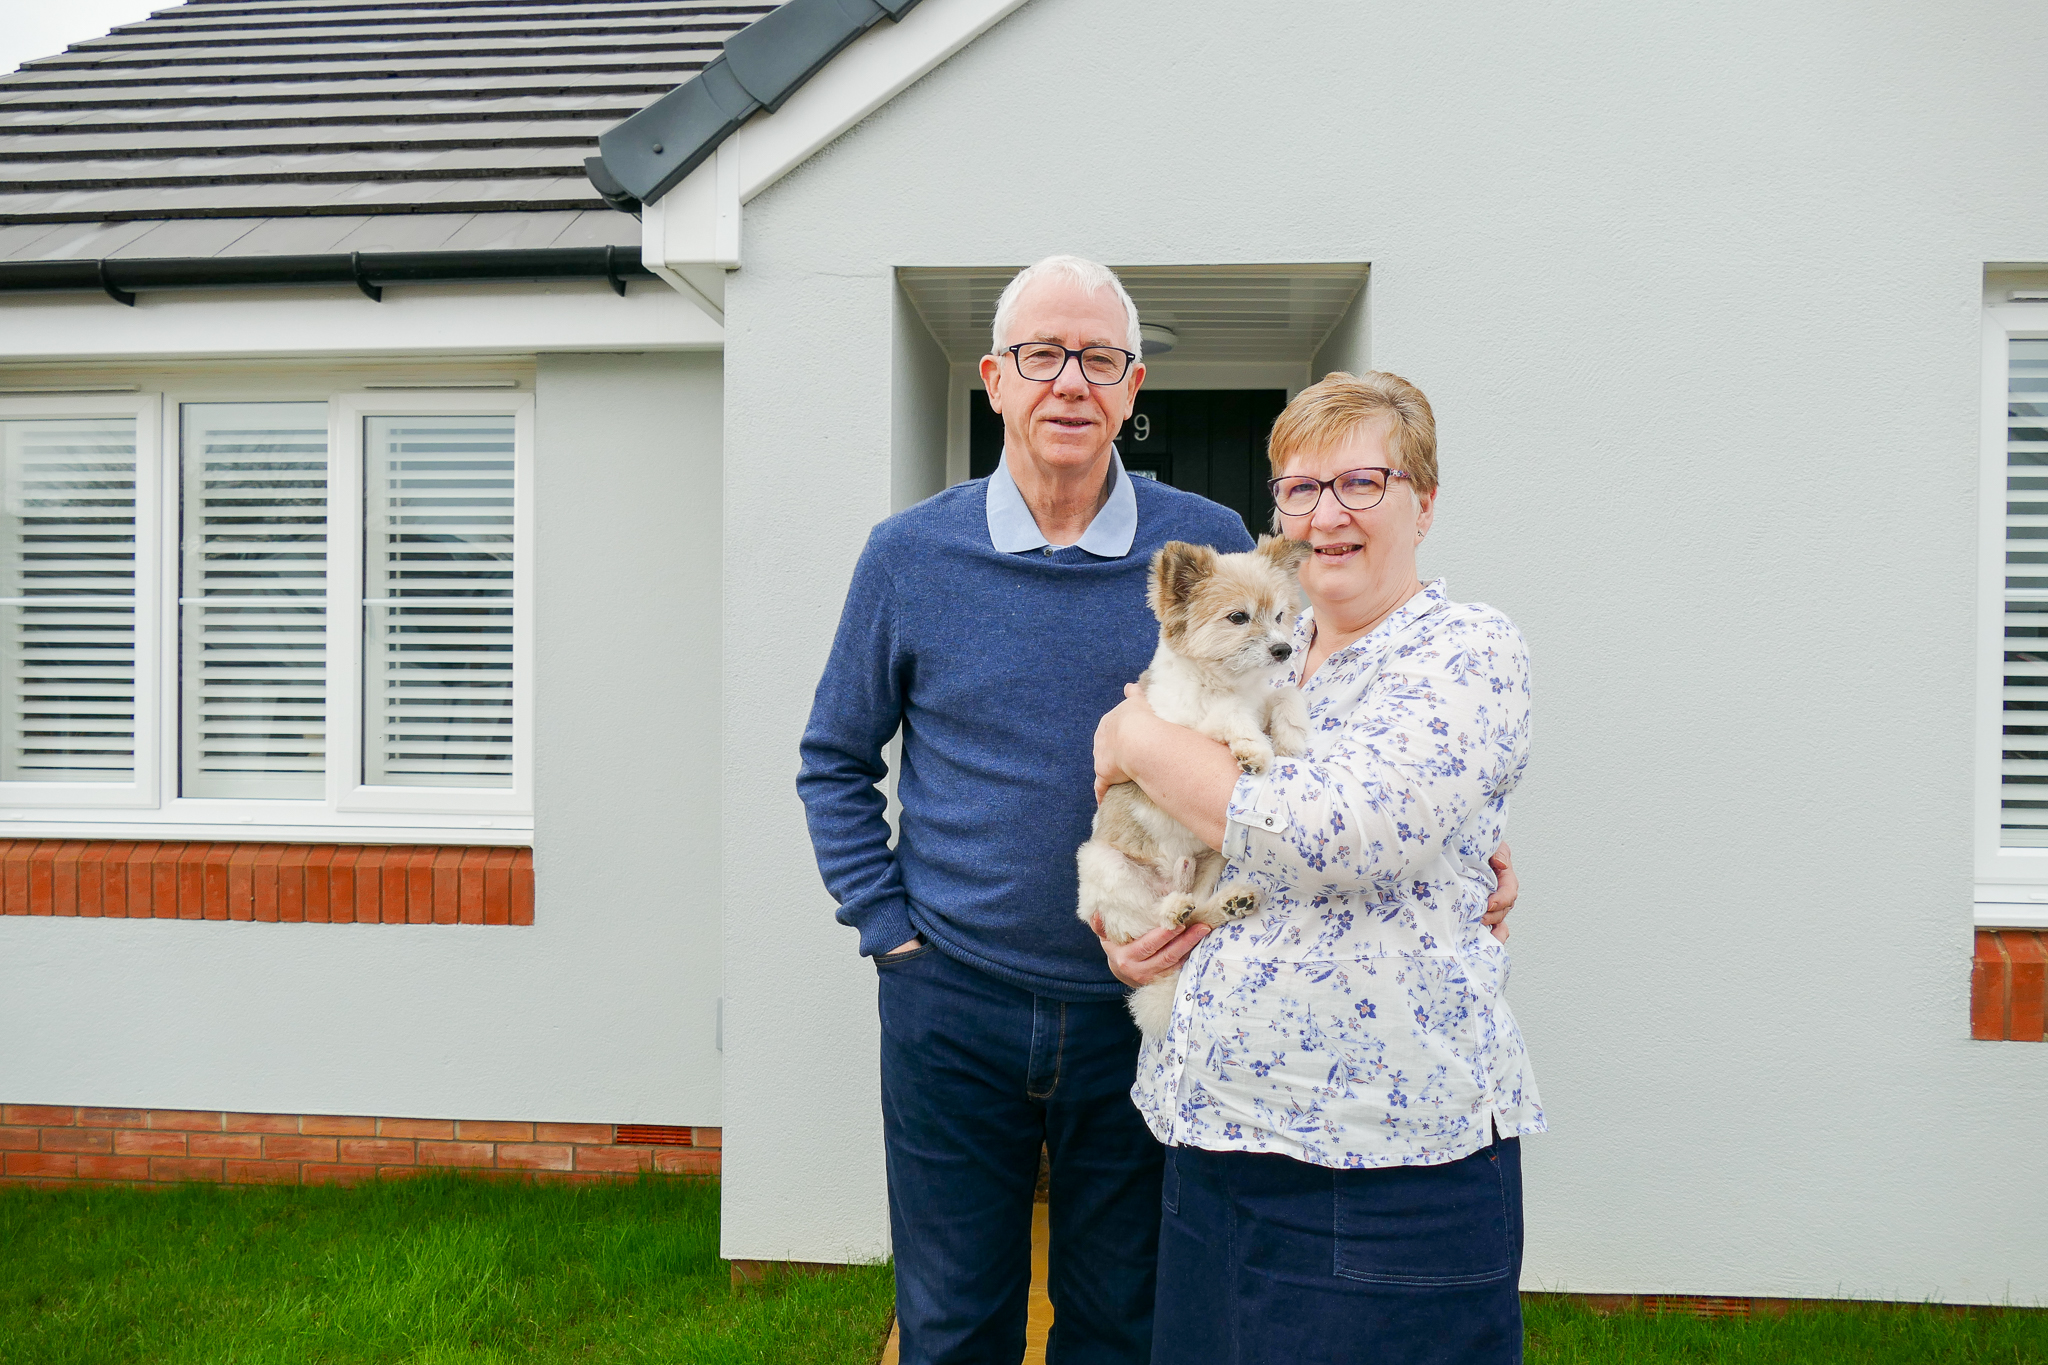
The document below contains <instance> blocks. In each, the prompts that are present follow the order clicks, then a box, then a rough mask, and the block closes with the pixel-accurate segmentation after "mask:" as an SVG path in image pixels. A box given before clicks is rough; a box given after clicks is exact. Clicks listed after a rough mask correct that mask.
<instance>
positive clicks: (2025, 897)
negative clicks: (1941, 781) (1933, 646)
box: [1972, 300, 2048, 929]
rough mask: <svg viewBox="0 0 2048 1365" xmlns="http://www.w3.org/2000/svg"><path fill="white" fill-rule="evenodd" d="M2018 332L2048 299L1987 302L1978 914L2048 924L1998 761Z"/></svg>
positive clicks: (2041, 322) (2046, 864)
mask: <svg viewBox="0 0 2048 1365" xmlns="http://www.w3.org/2000/svg"><path fill="white" fill-rule="evenodd" d="M2015 337H2023V338H2038V337H2048V301H2032V300H2028V301H2011V302H2005V303H1992V304H1989V305H1987V306H1986V308H1985V310H1984V359H1983V366H1982V368H1983V377H1984V388H1983V427H1982V435H1981V447H1982V448H1981V455H1980V464H1979V471H1980V472H1979V476H1978V486H1979V493H1980V497H1979V500H1978V527H1977V537H1978V546H1979V550H1980V553H1979V556H1978V580H1977V662H1978V668H1977V725H1976V737H1977V763H1976V769H1975V777H1976V801H1975V807H1976V810H1975V816H1976V818H1975V821H1974V826H1975V828H1974V830H1973V832H1972V843H1973V846H1974V852H1975V858H1974V863H1975V872H1976V896H1975V902H1976V922H1977V924H1978V925H1980V926H1986V927H1998V928H2012V929H2048V848H2004V847H2001V846H2000V844H1999V837H1998V826H1999V815H1998V812H1999V804H1998V803H1999V766H2000V760H2001V755H2002V753H2003V751H2004V747H2005V745H2004V742H2003V734H2004V709H2005V708H2004V691H2005V683H2004V669H2003V668H2002V667H2000V665H2001V663H2002V661H2003V659H2004V655H2005V576H2006V575H2005V504H2006V487H2005V481H2006V464H2005V460H2006V453H2005V446H2006V398H2007V393H2008V389H2007V376H2008V374H2009V357H2010V350H2009V348H2008V346H2007V343H2008V342H2009V341H2011V340H2012V339H2013V338H2015Z"/></svg>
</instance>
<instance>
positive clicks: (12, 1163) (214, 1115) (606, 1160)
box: [0, 1104, 721, 1185]
mask: <svg viewBox="0 0 2048 1365" xmlns="http://www.w3.org/2000/svg"><path fill="white" fill-rule="evenodd" d="M620 1127H621V1125H618V1124H610V1123H528V1122H525V1121H520V1122H500V1121H489V1120H486V1121H479V1120H475V1119H401V1118H372V1117H359V1116H353V1115H334V1114H232V1113H223V1112H220V1111H217V1110H182V1109H94V1108H89V1107H80V1106H75V1105H50V1104H7V1105H0V1184H9V1185H48V1184H62V1183H70V1182H78V1181H87V1182H107V1181H116V1182H128V1183H138V1184H149V1183H157V1182H164V1181H177V1180H203V1181H214V1182H222V1183H227V1184H240V1185H256V1184H283V1185H316V1184H332V1183H340V1184H349V1183H353V1182H355V1181H360V1180H377V1179H392V1178H396V1177H401V1176H408V1175H418V1174H421V1173H422V1172H425V1171H433V1170H457V1171H489V1172H491V1173H493V1174H494V1175H496V1176H498V1177H499V1178H502V1179H512V1180H552V1181H579V1180H611V1179H617V1178H619V1177H621V1176H632V1175H634V1174H637V1173H638V1172H640V1171H649V1170H652V1171H665V1172H670V1173H674V1174H684V1175H717V1174H718V1173H719V1166H720V1163H719V1157H720V1150H721V1148H720V1144H721V1133H720V1130H718V1129H716V1128H676V1127H661V1126H656V1125H648V1124H638V1125H633V1126H632V1128H631V1131H629V1132H627V1133H626V1134H624V1135H623V1136H626V1137H631V1138H634V1139H637V1140H636V1141H632V1142H622V1141H620V1140H619V1139H620V1137H621V1136H622V1135H621V1133H620Z"/></svg>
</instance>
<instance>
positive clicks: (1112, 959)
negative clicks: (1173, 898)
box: [1095, 915, 1209, 989]
mask: <svg viewBox="0 0 2048 1365" xmlns="http://www.w3.org/2000/svg"><path fill="white" fill-rule="evenodd" d="M1208 936H1209V926H1208V925H1206V924H1190V925H1189V926H1188V927H1187V928H1185V929H1176V928H1174V927H1173V926H1172V925H1166V926H1165V927H1163V928H1159V929H1154V930H1153V931H1152V932H1151V933H1149V934H1144V935H1141V936H1140V937H1138V938H1134V939H1132V940H1131V941H1130V942H1129V943H1111V942H1110V941H1109V939H1108V938H1107V937H1106V936H1105V935H1104V934H1103V932H1102V916H1100V915H1097V916H1096V917H1095V937H1097V938H1099V939H1101V940H1102V952H1103V955H1104V956H1105V957H1107V958H1108V959H1109V974H1110V975H1111V976H1113V977H1115V978H1116V979H1117V980H1119V981H1121V982H1123V983H1124V984H1125V985H1126V986H1130V987H1132V988H1134V989H1135V988H1136V987H1139V986H1149V985H1151V984H1152V983H1153V982H1154V981H1157V980H1158V979H1159V978H1160V977H1162V976H1166V975H1167V974H1169V973H1171V972H1173V971H1175V970H1177V969H1178V968H1179V967H1180V964H1181V960H1182V959H1183V958H1185V957H1186V956H1187V955H1188V954H1189V953H1191V952H1193V951H1194V949H1195V945H1196V944H1197V943H1200V942H1201V941H1202V940H1203V939H1205V938H1207V937H1208Z"/></svg>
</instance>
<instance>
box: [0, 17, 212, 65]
mask: <svg viewBox="0 0 2048 1365" xmlns="http://www.w3.org/2000/svg"><path fill="white" fill-rule="evenodd" d="M176 3H177V0H0V74H4V73H6V72H11V71H13V70H14V68H16V67H17V66H20V65H21V64H22V63H23V62H26V61H33V60H34V59H35V58H37V57H54V56H56V55H57V54H58V53H59V52H62V51H63V50H64V49H65V48H67V47H69V46H70V45H71V44H73V43H76V42H81V41H83V40H84V39H87V38H99V37H103V36H105V34H106V32H107V30H108V29H110V28H113V27H114V26H115V25H116V24H132V23H134V22H135V21H136V20H137V19H147V18H148V17H149V14H150V11H152V10H159V9H169V8H170V7H171V6H172V5H174V4H176Z"/></svg>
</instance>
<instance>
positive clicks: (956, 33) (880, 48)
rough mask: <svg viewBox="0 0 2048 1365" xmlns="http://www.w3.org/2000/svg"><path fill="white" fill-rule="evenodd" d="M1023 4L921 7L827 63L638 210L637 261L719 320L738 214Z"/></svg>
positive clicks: (964, 2)
mask: <svg viewBox="0 0 2048 1365" xmlns="http://www.w3.org/2000/svg"><path fill="white" fill-rule="evenodd" d="M1024 2H1025V0H923V3H922V4H920V5H919V6H918V7H917V8H916V9H914V10H912V11H911V12H910V13H909V14H907V15H905V16H904V17H903V18H902V19H901V20H899V21H898V22H896V23H880V24H877V25H875V26H874V27H873V28H871V29H869V30H868V31H867V32H866V33H864V34H862V35H861V36H860V37H859V38H857V39H855V40H854V41H853V42H852V43H851V44H849V45H848V46H847V48H846V50H845V51H844V52H841V53H840V54H839V55H838V56H836V57H834V58H833V59H832V60H831V61H829V62H827V63H826V64H825V68H824V70H822V71H820V72H819V73H818V74H817V75H815V76H813V77H811V79H810V80H808V81H806V82H805V83H804V85H803V87H802V88H801V89H799V90H798V91H797V92H796V93H795V94H794V95H791V96H790V97H789V99H788V100H787V101H786V102H784V104H783V106H782V107H781V108H780V109H778V110H777V111H776V112H774V113H772V114H767V113H762V114H756V115H754V117H753V118H751V119H749V120H748V121H747V123H746V125H745V126H744V127H742V128H741V129H740V130H739V131H738V132H736V133H734V134H733V135H732V136H731V137H729V138H727V139H726V140H725V141H724V142H723V143H721V144H720V145H719V148H718V150H717V151H715V152H714V153H712V155H711V156H710V157H709V158H708V159H706V160H705V162H704V164H703V165H701V166H699V167H697V169H696V170H694V171H691V172H690V173H689V174H688V175H687V176H685V177H683V179H682V180H681V181H680V182H679V183H678V184H677V185H676V186H675V188H674V189H672V190H670V191H669V192H668V193H667V194H665V195H663V196H662V197H661V198H660V199H658V200H656V201H655V202H654V203H652V204H649V205H647V206H645V207H644V208H643V209H641V211H640V259H641V262H642V264H644V265H645V266H646V267H647V268H648V269H649V270H652V271H653V272H654V273H655V274H657V275H659V276H661V277H662V278H663V279H665V280H667V281H668V282H669V284H670V285H672V286H673V287H674V288H675V289H676V291H677V292H678V293H680V294H682V295H684V296H685V297H687V298H689V299H690V300H691V301H692V302H693V303H696V304H697V305H698V306H700V307H702V308H704V309H705V310H706V313H707V316H710V317H713V318H715V319H716V320H717V321H719V322H720V323H723V322H724V320H725V313H724V308H725V283H724V272H725V271H727V270H737V269H739V266H740V206H741V205H742V204H744V203H746V202H747V201H748V200H749V199H752V198H753V197H754V196H755V195H757V194H759V193H760V192H761V191H762V190H765V189H767V188H768V187H769V186H770V185H772V184H774V183H775V182H776V181H778V180H780V179H781V178H782V177H783V176H785V175H788V174H789V173H790V172H791V171H793V170H795V169H796V168H797V167H798V166H801V165H802V164H803V163H804V162H805V161H808V160H809V159H810V158H811V157H813V156H815V155H816V154H817V153H818V152H820V151H822V150H823V149H824V148H825V147H826V146H827V145H828V144H830V143H831V142H832V140H833V139H834V138H837V137H838V136H839V135H840V134H841V133H844V132H845V131H846V130H847V129H849V128H851V127H853V126H854V125H855V124H856V123H859V122H860V121H861V120H862V119H864V118H866V117H867V116H868V115H869V114H872V113H874V112H875V110H877V109H879V108H881V107H882V106H883V105H885V104H887V103H888V102H889V101H890V100H892V99H894V98H896V96H898V95H900V94H901V93H903V91H905V90H907V89H909V88H910V87H911V86H912V85H913V84H915V83H916V82H917V81H919V80H921V79H922V78H923V77H924V76H925V75H926V73H928V72H930V71H931V70H932V69H933V68H935V67H937V66H938V65H939V64H940V63H941V62H944V61H945V60H946V59H947V58H949V57H951V56H952V55H953V54H954V53H956V52H958V51H959V50H960V49H961V48H963V47H966V46H967V45H968V44H969V43H971V42H973V41H974V40H975V39H976V38H978V37H980V36H981V35H982V34H983V33H986V32H987V31H988V30H989V29H990V28H991V27H993V26H994V25H995V24H996V23H997V22H998V21H1000V20H1001V19H1002V18H1003V17H1004V16H1005V15H1007V14H1009V13H1010V12H1011V11H1012V10H1015V9H1018V8H1020V7H1021V6H1022V5H1023V4H1024Z"/></svg>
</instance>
